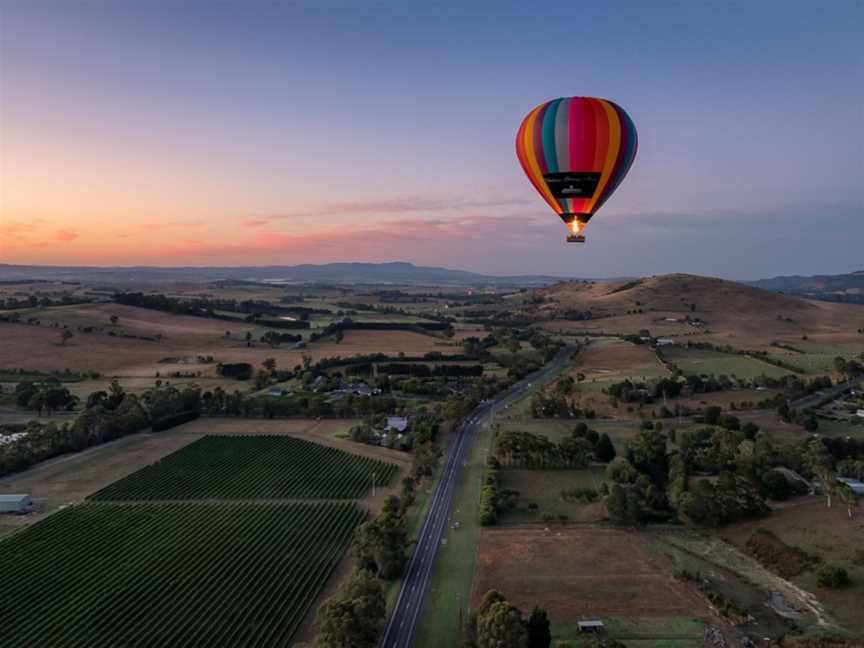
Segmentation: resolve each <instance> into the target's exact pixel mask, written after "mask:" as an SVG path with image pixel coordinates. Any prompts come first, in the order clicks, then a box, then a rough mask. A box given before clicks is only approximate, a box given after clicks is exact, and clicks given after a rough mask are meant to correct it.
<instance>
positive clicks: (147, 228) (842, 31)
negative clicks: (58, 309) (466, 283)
mask: <svg viewBox="0 0 864 648" xmlns="http://www.w3.org/2000/svg"><path fill="white" fill-rule="evenodd" d="M465 5H467V6H465ZM862 24H864V4H862V3H861V2H857V1H852V0H848V1H845V0H838V1H832V2H827V3H821V4H820V3H803V2H759V3H752V2H748V3H743V2H742V3H735V2H712V3H708V2H680V3H677V2H651V3H648V2H636V1H635V0H634V1H632V2H606V3H587V2H567V3H543V4H542V5H541V4H539V3H502V2H495V3H470V4H469V3H451V4H447V3H434V6H421V5H419V4H418V3H404V2H403V3H330V2H316V3H311V2H309V3H290V4H289V3H278V4H275V3H274V4H268V3H255V2H246V3H239V2H237V3H212V2H211V3H191V2H177V3H168V2H148V3H132V2H119V1H118V2H110V3H109V2H83V1H82V2H64V3H46V2H39V1H38V0H37V1H36V2H27V3H25V2H9V1H5V2H4V1H0V99H2V106H3V108H2V111H0V183H2V184H0V190H2V191H0V261H7V262H35V263H76V264H124V263H153V264H162V265H178V264H184V265H206V264H231V265H247V264H255V263H297V262H316V261H344V260H364V261H389V260H409V261H414V262H417V263H423V264H435V265H445V266H451V267H462V268H466V269H470V270H476V271H481V272H494V273H513V274H525V273H554V274H566V275H575V276H616V275H636V274H657V273H662V272H673V271H681V272H694V273H701V274H712V275H718V276H724V277H732V278H751V277H761V276H767V275H774V274H790V273H817V272H819V273H830V272H843V271H850V270H853V269H859V268H860V267H861V266H862V262H861V259H862V253H861V248H862V243H864V220H862V217H864V181H862V179H864V47H862V45H861V43H860V41H861V38H860V27H861V25H862ZM566 95H588V96H599V97H605V98H608V99H611V100H614V101H616V102H617V103H619V104H620V105H622V106H623V107H624V108H625V109H626V110H627V111H628V113H629V114H630V115H631V117H632V118H633V120H634V122H635V123H636V126H637V129H638V131H639V135H640V150H639V154H638V156H637V158H636V161H635V164H634V166H633V168H632V170H631V172H630V175H629V176H628V178H627V179H626V180H625V182H624V183H623V184H622V185H621V187H620V188H619V190H618V192H617V193H616V194H615V195H614V196H613V197H612V198H611V199H610V200H609V202H608V203H607V204H606V205H605V206H604V208H603V209H602V210H601V211H600V212H599V213H598V215H597V216H596V218H595V219H594V220H592V222H591V226H590V227H589V229H588V237H589V242H588V244H587V245H585V246H579V247H577V246H573V245H570V246H568V245H566V244H565V243H564V241H563V239H564V236H565V231H564V228H563V226H562V225H561V223H560V221H559V220H558V219H557V217H556V216H555V215H554V214H552V213H551V211H549V210H548V208H547V207H546V206H545V204H544V203H543V202H542V200H540V198H539V197H538V196H536V195H535V194H534V191H533V189H532V188H531V186H530V185H529V183H528V182H527V180H526V179H525V178H524V177H523V175H522V171H521V169H520V168H519V166H518V164H517V162H516V158H515V155H514V151H513V139H514V136H515V131H516V128H517V127H518V125H519V122H520V121H521V119H522V117H523V116H524V114H525V113H526V112H527V111H528V110H530V109H531V108H532V107H534V106H535V105H537V104H538V103H540V102H542V101H545V100H547V99H550V98H554V97H558V96H566Z"/></svg>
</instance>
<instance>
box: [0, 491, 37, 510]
mask: <svg viewBox="0 0 864 648" xmlns="http://www.w3.org/2000/svg"><path fill="white" fill-rule="evenodd" d="M31 506H33V500H31V499H30V496H29V495H14V494H9V495H7V494H5V493H4V494H2V495H0V513H24V512H26V511H27V510H28V509H29V508H30V507H31Z"/></svg>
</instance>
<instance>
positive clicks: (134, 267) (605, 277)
mask: <svg viewBox="0 0 864 648" xmlns="http://www.w3.org/2000/svg"><path fill="white" fill-rule="evenodd" d="M334 265H371V266H387V265H390V266H392V265H407V266H411V267H412V268H416V269H420V270H444V271H447V272H467V273H471V274H476V275H478V276H481V277H484V276H485V277H492V278H508V277H514V278H518V277H548V278H550V279H560V280H564V281H568V280H577V281H619V280H627V279H644V278H647V277H664V276H672V275H689V276H693V277H702V278H706V279H722V280H725V281H734V282H742V283H745V284H746V283H748V282H757V281H762V280H770V279H782V278H787V277H789V278H791V277H801V278H811V277H812V278H815V277H837V276H846V275H854V274H862V273H864V268H860V269H855V268H853V269H851V270H849V271H846V272H838V273H813V274H801V273H790V274H784V275H772V276H761V277H749V278H741V279H729V278H726V277H720V276H716V275H702V274H698V273H693V272H686V271H671V272H662V273H653V274H642V275H579V276H577V275H555V274H548V273H518V274H517V273H510V274H507V273H504V274H495V273H483V272H474V271H472V270H466V269H465V268H458V267H452V266H432V265H423V264H417V263H413V262H411V261H405V260H392V261H328V262H323V263H297V264H278V263H276V264H259V265H142V264H133V265H49V264H26V263H24V264H16V263H5V262H2V261H0V269H2V268H4V267H11V268H16V267H25V268H26V267H35V268H57V269H72V270H74V269H99V270H196V269H200V270H207V269H233V270H255V269H265V268H298V267H303V266H313V267H325V266H334ZM46 281H50V280H49V279H46Z"/></svg>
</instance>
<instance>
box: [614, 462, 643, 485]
mask: <svg viewBox="0 0 864 648" xmlns="http://www.w3.org/2000/svg"><path fill="white" fill-rule="evenodd" d="M638 476H639V473H638V472H637V471H636V469H635V468H634V467H633V464H631V463H630V462H629V461H627V460H626V459H625V458H624V457H615V458H614V459H613V460H612V461H611V462H609V465H608V466H606V477H607V478H608V479H609V481H612V482H615V483H616V484H632V483H633V482H635V481H636V478H637V477H638Z"/></svg>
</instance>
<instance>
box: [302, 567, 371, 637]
mask: <svg viewBox="0 0 864 648" xmlns="http://www.w3.org/2000/svg"><path fill="white" fill-rule="evenodd" d="M386 613H387V605H386V602H385V600H384V590H383V588H382V587H381V582H380V581H379V580H378V579H377V578H375V576H373V575H372V573H371V572H370V571H368V570H365V569H359V570H356V571H355V572H354V573H353V574H352V575H351V579H350V580H349V581H348V582H347V583H346V584H345V585H343V586H342V588H341V589H340V590H339V591H338V592H336V594H335V595H334V596H332V597H331V598H329V599H327V601H325V602H324V604H323V605H322V606H321V607H320V608H319V610H318V640H317V646H318V648H375V646H377V645H378V638H379V635H380V634H381V631H382V630H383V629H384V621H385V616H386Z"/></svg>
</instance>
